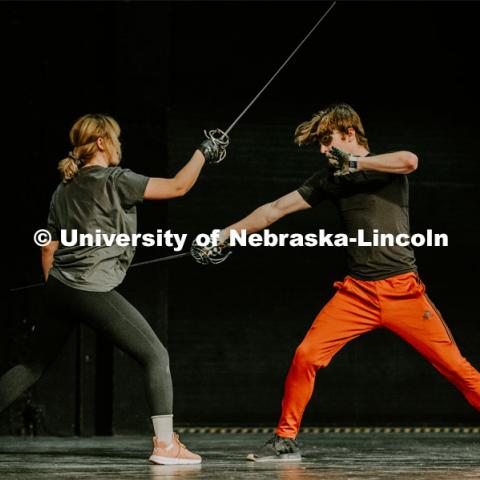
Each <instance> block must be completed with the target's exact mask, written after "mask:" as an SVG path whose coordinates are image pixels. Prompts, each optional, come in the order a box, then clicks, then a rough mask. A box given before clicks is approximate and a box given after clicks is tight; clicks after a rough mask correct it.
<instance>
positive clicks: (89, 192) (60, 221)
mask: <svg viewBox="0 0 480 480" xmlns="http://www.w3.org/2000/svg"><path fill="white" fill-rule="evenodd" d="M147 182H148V177H146V176H144V175H139V174H138V173H134V172H132V171H131V170H129V169H125V168H120V167H107V168H104V167H102V166H99V165H94V166H91V167H84V168H82V169H80V172H79V173H78V174H77V175H76V176H75V177H74V178H73V179H72V180H70V181H69V182H67V183H60V185H58V187H57V189H56V190H55V192H54V194H53V196H52V200H51V203H50V212H49V215H48V222H47V223H48V226H47V228H48V230H49V231H50V233H51V234H52V239H53V240H60V230H62V229H64V230H67V231H69V232H71V231H72V230H76V231H77V232H78V234H82V233H89V234H92V235H94V234H95V233H96V231H97V229H98V230H100V231H101V232H102V233H106V234H119V233H125V234H128V235H133V234H134V233H136V232H137V209H136V204H138V203H141V202H142V201H143V195H144V192H145V188H146V186H147ZM68 235H69V236H68V238H69V240H70V239H71V237H70V233H69V234H68ZM134 253H135V247H134V246H132V245H129V246H119V245H117V244H115V243H114V244H113V245H111V246H107V245H101V246H96V245H92V246H79V245H74V246H66V245H62V243H61V242H60V245H59V248H58V250H57V251H56V252H55V256H54V262H53V266H52V268H51V269H50V273H49V274H50V275H52V276H53V277H55V278H56V279H58V280H60V281H61V282H63V283H65V284H66V285H69V286H71V287H73V288H77V289H79V290H87V291H93V292H107V291H110V290H112V289H113V288H115V287H116V286H118V285H119V284H120V283H121V282H122V281H123V279H124V277H125V274H126V272H127V269H128V267H129V265H130V263H131V261H132V259H133V256H134Z"/></svg>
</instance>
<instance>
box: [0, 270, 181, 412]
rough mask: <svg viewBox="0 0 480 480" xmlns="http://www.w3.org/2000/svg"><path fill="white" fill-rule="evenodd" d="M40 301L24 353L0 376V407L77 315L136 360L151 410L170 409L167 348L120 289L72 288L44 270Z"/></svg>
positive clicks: (30, 379) (54, 350) (34, 373)
mask: <svg viewBox="0 0 480 480" xmlns="http://www.w3.org/2000/svg"><path fill="white" fill-rule="evenodd" d="M45 306H46V309H45V311H46V315H44V316H42V317H41V318H40V319H39V322H38V324H37V325H36V328H35V332H34V338H33V341H32V347H31V349H30V352H29V354H28V358H27V359H26V360H25V361H24V362H23V363H20V364H19V365H16V366H14V367H13V368H11V369H10V370H8V371H7V372H6V373H5V374H4V375H3V376H2V377H1V378H0V412H1V411H3V410H4V409H5V408H7V407H8V406H9V405H10V404H11V403H12V402H13V401H14V400H15V399H16V398H18V397H19V396H20V395H21V394H22V393H23V392H24V391H25V390H26V389H27V388H29V387H30V386H32V385H33V384H34V383H35V382H36V381H37V380H38V379H39V378H40V377H41V376H42V374H43V372H44V371H45V369H46V368H47V367H48V366H49V365H50V364H51V363H52V362H53V361H54V360H55V358H56V357H57V355H58V353H59V351H60V349H61V347H62V346H63V345H64V344H65V342H66V340H67V338H68V337H69V336H70V334H71V333H72V331H73V329H74V328H75V326H76V325H77V323H78V321H82V322H85V323H86V324H87V325H89V326H90V327H92V328H93V329H94V330H96V331H97V332H99V333H102V334H104V335H106V336H107V337H108V338H110V340H111V341H112V342H113V343H114V344H115V345H116V346H117V347H119V348H120V349H122V350H123V351H124V352H125V353H127V354H129V355H131V356H132V357H133V358H134V359H135V360H137V361H138V362H139V363H140V364H141V365H142V367H143V369H144V372H145V378H146V387H147V399H148V403H149V406H150V410H151V414H152V415H167V414H171V413H172V402H173V390H172V378H171V376H170V367H169V361H168V352H167V350H166V348H165V347H164V346H163V345H162V343H161V342H160V340H159V339H158V337H157V336H156V335H155V332H154V331H153V330H152V328H151V327H150V325H149V324H148V323H147V321H146V320H145V318H144V317H143V316H142V314H141V313H140V312H139V311H138V310H137V309H135V308H134V307H133V306H132V305H131V304H130V303H129V302H128V301H127V300H126V299H125V298H124V297H122V295H120V294H119V293H118V292H117V291H115V290H112V291H110V292H86V291H83V290H77V289H74V288H71V287H68V286H67V285H65V284H63V283H62V282H60V281H58V280H57V279H55V278H53V277H52V276H50V277H49V279H48V282H47V285H46V287H45Z"/></svg>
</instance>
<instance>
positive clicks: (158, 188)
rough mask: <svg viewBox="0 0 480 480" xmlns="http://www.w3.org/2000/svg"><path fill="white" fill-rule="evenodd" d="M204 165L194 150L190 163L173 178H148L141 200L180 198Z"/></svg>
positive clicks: (195, 179)
mask: <svg viewBox="0 0 480 480" xmlns="http://www.w3.org/2000/svg"><path fill="white" fill-rule="evenodd" d="M204 165H205V157H204V156H203V154H202V152H200V150H195V153H194V154H193V155H192V158H191V159H190V161H189V162H188V163H187V164H186V165H185V166H184V167H183V168H182V169H181V170H180V171H179V172H178V173H177V174H176V175H175V177H173V178H150V179H149V180H148V183H147V188H146V189H145V193H144V195H143V198H144V199H145V200H164V199H168V198H176V197H182V196H183V195H185V194H186V193H187V192H188V191H189V190H190V189H191V188H192V187H193V185H194V184H195V182H196V181H197V179H198V176H199V175H200V172H201V170H202V167H203V166H204Z"/></svg>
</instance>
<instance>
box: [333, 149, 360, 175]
mask: <svg viewBox="0 0 480 480" xmlns="http://www.w3.org/2000/svg"><path fill="white" fill-rule="evenodd" d="M325 155H326V157H327V159H328V163H329V165H330V167H331V168H332V170H333V174H334V175H335V176H338V175H348V174H349V173H353V172H357V171H358V164H357V158H358V156H356V155H353V154H351V153H346V152H344V151H342V150H340V149H339V148H337V147H332V148H331V149H330V151H329V152H327V153H326V154H325Z"/></svg>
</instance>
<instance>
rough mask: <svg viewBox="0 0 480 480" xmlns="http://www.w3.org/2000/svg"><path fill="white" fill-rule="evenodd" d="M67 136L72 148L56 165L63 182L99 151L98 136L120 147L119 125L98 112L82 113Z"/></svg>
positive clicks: (70, 178)
mask: <svg viewBox="0 0 480 480" xmlns="http://www.w3.org/2000/svg"><path fill="white" fill-rule="evenodd" d="M69 136H70V142H71V144H72V145H73V147H74V148H73V150H72V151H71V152H69V153H68V155H67V157H66V158H64V159H63V160H60V162H59V163H58V167H57V168H58V170H59V171H60V173H61V176H62V181H63V182H64V183H66V182H69V181H70V180H72V178H74V177H75V176H76V175H77V174H78V172H79V171H80V168H81V167H82V166H83V165H85V163H87V162H88V161H89V160H90V159H91V158H92V157H93V156H94V155H95V154H96V153H97V152H98V151H99V149H98V145H97V139H98V138H104V139H105V140H109V141H111V142H112V143H113V144H114V145H116V146H117V147H118V149H119V148H120V147H119V145H120V143H119V141H118V137H119V136H120V126H119V125H118V123H117V122H116V121H115V120H114V119H113V118H112V117H110V116H108V115H102V114H98V113H94V114H87V115H84V116H83V117H81V118H79V119H78V120H77V121H76V122H75V123H74V125H73V127H72V128H71V130H70V135H69Z"/></svg>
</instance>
